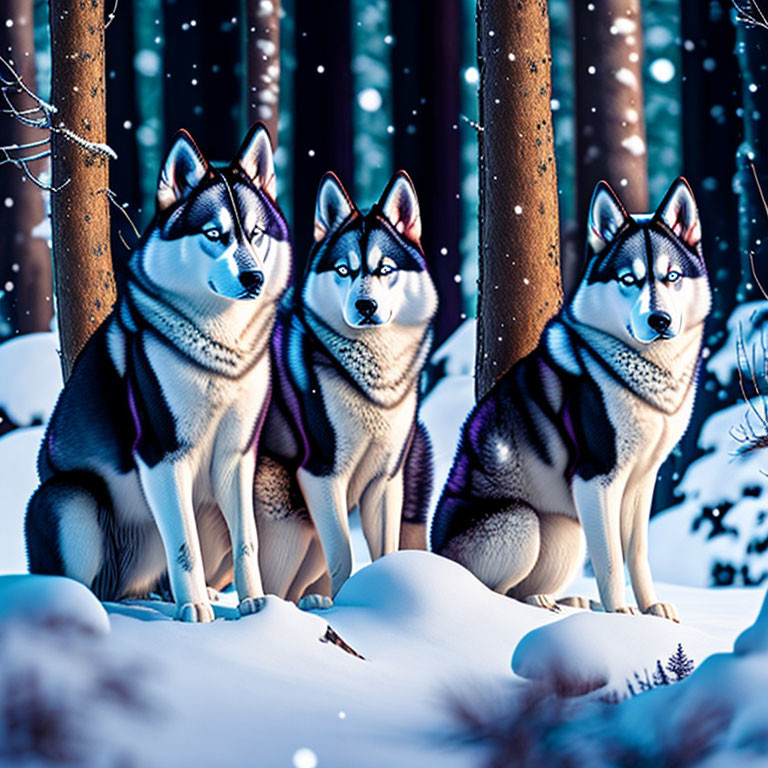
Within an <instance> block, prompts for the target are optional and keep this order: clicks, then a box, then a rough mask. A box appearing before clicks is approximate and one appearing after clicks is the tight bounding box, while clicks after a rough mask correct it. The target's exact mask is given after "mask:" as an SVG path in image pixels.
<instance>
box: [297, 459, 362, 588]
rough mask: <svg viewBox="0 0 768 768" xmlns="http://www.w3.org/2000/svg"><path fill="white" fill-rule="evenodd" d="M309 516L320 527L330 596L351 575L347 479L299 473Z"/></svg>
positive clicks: (300, 470)
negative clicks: (328, 573)
mask: <svg viewBox="0 0 768 768" xmlns="http://www.w3.org/2000/svg"><path fill="white" fill-rule="evenodd" d="M296 479H297V481H298V483H299V487H300V488H301V493H302V495H303V496H304V500H305V501H306V503H307V509H308V510H309V515H310V517H311V518H312V522H313V523H314V525H315V528H317V533H318V535H319V536H320V543H321V544H322V546H323V552H324V553H325V559H326V562H327V563H328V570H329V571H330V574H331V595H332V596H333V597H336V594H337V592H338V591H339V590H340V589H341V585H342V584H343V583H344V582H345V581H346V580H347V579H348V578H349V576H350V574H351V573H352V542H351V541H350V537H349V511H348V509H347V483H346V481H345V480H344V479H342V478H339V477H336V476H333V475H331V476H329V477H318V476H316V475H313V474H311V473H310V472H308V471H307V470H306V469H304V468H303V467H302V468H300V469H299V470H298V472H297V473H296Z"/></svg>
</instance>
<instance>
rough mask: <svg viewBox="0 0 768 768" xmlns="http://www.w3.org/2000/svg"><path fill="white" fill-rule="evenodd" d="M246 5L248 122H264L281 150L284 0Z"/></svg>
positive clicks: (257, 0)
mask: <svg viewBox="0 0 768 768" xmlns="http://www.w3.org/2000/svg"><path fill="white" fill-rule="evenodd" d="M243 3H244V5H245V12H244V18H245V22H244V24H245V34H244V36H243V37H244V40H245V57H244V58H245V65H246V77H245V78H244V85H245V92H246V110H245V114H246V119H247V121H248V126H250V125H251V124H252V123H255V122H256V121H257V120H261V121H262V122H263V123H264V124H265V125H266V126H267V130H268V131H269V136H270V138H271V139H272V149H273V150H275V149H277V119H278V115H279V111H280V0H243Z"/></svg>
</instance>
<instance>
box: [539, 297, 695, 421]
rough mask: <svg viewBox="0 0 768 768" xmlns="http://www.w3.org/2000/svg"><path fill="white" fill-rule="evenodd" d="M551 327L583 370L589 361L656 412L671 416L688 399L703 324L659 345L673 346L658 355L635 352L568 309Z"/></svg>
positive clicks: (661, 348)
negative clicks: (559, 331) (559, 332)
mask: <svg viewBox="0 0 768 768" xmlns="http://www.w3.org/2000/svg"><path fill="white" fill-rule="evenodd" d="M552 324H553V326H557V325H560V326H561V327H564V328H565V330H566V332H567V334H568V337H569V339H570V341H571V347H572V352H573V354H574V356H575V357H576V359H577V360H578V361H579V363H580V365H581V366H582V368H584V367H586V364H587V362H588V361H589V360H592V361H594V362H596V363H598V364H599V365H600V366H601V367H602V368H603V369H605V370H606V371H607V372H608V373H609V374H610V375H611V376H613V377H614V378H615V379H617V380H619V381H620V382H621V383H622V384H623V385H624V386H626V387H627V389H629V390H630V391H631V392H632V393H633V394H635V395H636V396H637V397H639V398H640V399H641V400H644V401H645V402H646V403H647V404H648V405H650V406H651V407H653V408H655V409H656V410H657V411H661V412H662V413H666V414H668V415H672V414H674V413H676V412H677V411H678V410H679V409H680V407H681V406H682V404H683V402H684V401H685V399H686V397H687V396H688V394H689V392H690V389H691V385H692V383H693V381H694V378H695V376H696V372H697V370H698V365H699V359H700V352H701V338H702V334H703V328H704V324H703V323H702V324H701V325H700V326H697V327H696V328H693V329H691V330H690V331H687V332H686V333H685V334H684V335H682V336H680V337H678V339H676V340H674V341H673V340H670V341H663V342H661V344H668V345H673V346H670V348H669V349H668V350H667V349H664V348H663V347H659V352H660V353H659V354H654V351H653V350H651V349H649V351H648V353H646V354H643V353H641V352H638V351H637V350H636V349H633V348H632V347H630V346H628V345H627V344H625V343H624V342H622V341H621V340H619V339H617V338H616V337H615V336H611V335H610V334H608V333H605V332H603V331H600V330H598V329H596V328H593V327H591V326H589V325H585V324H584V323H580V322H579V321H578V320H576V318H574V317H573V315H572V314H571V313H570V312H569V311H568V310H567V309H566V310H565V311H563V312H562V313H561V314H560V315H559V317H557V318H555V319H554V320H553V321H552ZM675 341H677V343H675Z"/></svg>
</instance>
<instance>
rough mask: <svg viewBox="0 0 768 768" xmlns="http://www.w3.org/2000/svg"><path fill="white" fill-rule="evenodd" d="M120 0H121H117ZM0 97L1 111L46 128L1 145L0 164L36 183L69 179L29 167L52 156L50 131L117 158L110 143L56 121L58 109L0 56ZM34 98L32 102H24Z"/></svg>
mask: <svg viewBox="0 0 768 768" xmlns="http://www.w3.org/2000/svg"><path fill="white" fill-rule="evenodd" d="M118 1H119V0H118ZM116 11H117V2H115V6H114V8H113V10H112V14H111V15H110V17H113V16H114V14H115V12H116ZM0 97H1V98H2V102H0V103H2V104H4V105H5V106H4V107H2V109H0V113H2V114H4V115H7V116H8V117H10V118H11V119H13V120H18V122H20V123H22V124H23V125H26V126H28V127H30V128H36V129H38V130H40V131H44V132H45V134H46V135H45V136H44V138H41V139H40V140H38V141H30V142H27V143H25V144H7V145H5V146H3V145H0V165H14V166H16V168H18V169H19V170H20V171H21V172H22V173H23V174H24V175H25V176H26V177H27V178H28V179H29V180H30V181H31V182H32V183H33V184H35V186H37V187H39V188H40V189H43V190H46V191H48V192H58V191H59V190H60V189H63V188H64V187H65V186H66V185H67V184H68V183H69V180H67V181H65V182H64V183H63V184H60V185H59V186H58V187H56V188H54V187H53V186H52V185H51V184H50V183H48V182H47V181H44V180H43V178H42V174H41V173H35V172H33V171H32V169H31V168H30V163H36V162H39V161H42V160H47V159H48V158H49V157H50V156H51V135H52V134H53V133H58V134H59V135H61V136H64V137H65V138H66V139H67V140H69V141H71V142H72V143H74V144H77V145H78V146H79V147H81V148H82V149H84V150H85V151H86V152H90V153H91V154H93V155H99V156H102V157H108V158H110V159H112V160H116V159H117V154H115V151H114V150H113V149H112V148H111V147H110V146H109V145H107V144H103V143H101V142H95V141H89V140H88V139H85V138H83V137H82V136H80V134H78V133H75V132H74V131H72V130H70V129H69V128H67V127H66V126H65V125H62V124H61V123H60V122H59V124H58V125H56V124H54V115H55V114H56V112H57V110H56V107H54V106H53V104H49V103H48V102H47V101H45V100H44V99H41V98H40V97H39V96H38V95H37V94H36V93H35V92H34V91H32V90H31V89H30V88H28V87H27V86H26V85H25V84H24V81H23V79H22V78H21V75H19V73H18V72H17V71H16V70H15V69H14V67H13V64H12V63H11V62H10V61H8V60H7V59H5V58H3V57H2V56H0ZM20 101H23V102H31V105H29V104H28V103H24V104H23V106H22V105H21V104H20V103H19V102H20Z"/></svg>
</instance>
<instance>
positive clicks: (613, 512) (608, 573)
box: [573, 477, 637, 613]
mask: <svg viewBox="0 0 768 768" xmlns="http://www.w3.org/2000/svg"><path fill="white" fill-rule="evenodd" d="M623 490H624V482H623V481H622V482H620V481H618V480H617V479H614V480H611V481H610V482H607V483H604V482H601V478H595V479H593V480H582V479H580V478H578V477H577V478H575V479H574V481H573V497H574V501H575V502H576V509H577V511H578V513H579V520H580V521H581V525H582V527H583V528H584V534H585V536H586V538H587V547H588V549H589V557H590V559H591V560H592V567H593V569H594V571H595V578H596V579H597V588H598V590H599V592H600V600H601V602H602V604H603V606H604V608H605V610H606V611H609V612H617V613H636V612H637V611H636V609H630V608H628V607H627V600H626V590H625V589H624V559H623V556H622V549H621V530H620V514H621V499H622V495H623Z"/></svg>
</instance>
